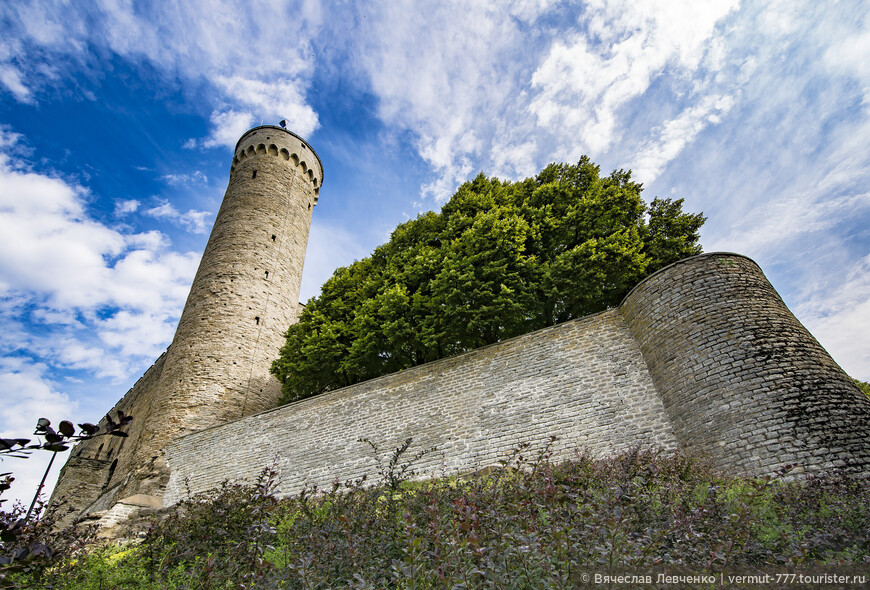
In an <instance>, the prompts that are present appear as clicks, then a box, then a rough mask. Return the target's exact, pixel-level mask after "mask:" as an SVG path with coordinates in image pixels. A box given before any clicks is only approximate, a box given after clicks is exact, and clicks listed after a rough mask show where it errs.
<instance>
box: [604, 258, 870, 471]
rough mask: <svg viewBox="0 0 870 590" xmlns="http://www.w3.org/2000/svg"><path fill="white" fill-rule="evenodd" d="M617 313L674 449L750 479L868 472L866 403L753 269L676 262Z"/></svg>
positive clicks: (869, 414)
mask: <svg viewBox="0 0 870 590" xmlns="http://www.w3.org/2000/svg"><path fill="white" fill-rule="evenodd" d="M620 311H621V313H622V315H623V317H624V318H625V320H626V323H627V324H628V326H629V328H630V330H631V332H632V334H633V335H634V337H635V339H636V340H637V342H638V343H639V345H640V349H641V352H642V353H643V357H644V359H645V361H646V363H647V366H648V368H649V372H650V375H651V376H652V380H653V382H654V383H655V385H656V388H657V389H658V391H659V395H660V396H661V399H662V402H663V404H664V409H665V412H666V414H667V416H668V418H669V419H670V422H671V424H672V425H673V428H674V432H675V435H676V437H677V440H678V441H679V443H680V446H682V447H684V448H687V449H691V450H699V451H702V452H705V453H708V454H709V455H710V456H711V458H712V459H713V460H714V461H715V463H716V464H717V465H718V466H719V467H721V468H723V469H725V470H727V471H729V472H732V473H740V474H745V475H766V474H771V473H775V472H776V471H777V470H778V469H780V468H781V467H784V466H786V465H790V464H797V465H798V468H797V470H796V471H797V472H802V471H805V472H819V471H823V470H829V469H832V468H842V469H845V470H847V471H850V472H856V473H867V472H868V471H870V445H868V441H870V401H868V399H867V397H866V396H864V395H863V394H862V393H861V392H860V391H859V390H858V388H857V387H856V386H855V385H854V384H853V383H852V381H851V380H850V379H849V377H848V376H847V375H846V374H845V372H843V370H842V369H841V368H840V367H839V365H837V364H836V363H835V362H834V360H833V359H832V358H831V357H830V355H829V354H828V353H827V352H826V351H825V349H824V348H822V346H821V345H820V344H819V343H818V342H817V341H816V339H815V338H813V336H812V335H811V334H810V333H809V332H808V331H807V329H806V328H804V326H803V325H802V324H801V323H800V322H799V321H798V320H797V318H795V317H794V315H793V314H792V313H791V312H790V311H789V310H788V308H787V307H786V306H785V304H784V303H783V302H782V300H781V299H780V297H779V295H778V294H777V292H776V291H775V290H774V288H773V287H772V286H771V284H770V283H769V282H768V281H767V279H766V278H765V276H764V273H762V271H761V269H760V268H759V267H758V265H757V264H755V262H753V261H752V260H750V259H748V258H746V257H743V256H740V255H736V254H723V253H713V254H702V255H700V256H695V257H692V258H688V259H686V260H683V261H680V262H677V263H675V264H673V265H671V266H669V267H666V268H664V269H662V270H661V271H659V272H658V273H656V274H654V275H652V276H650V277H649V278H647V279H646V280H645V281H644V282H642V283H641V284H639V285H638V286H637V287H635V289H634V290H633V291H632V292H631V293H629V295H628V296H627V297H626V298H625V300H624V301H623V303H622V305H621V306H620Z"/></svg>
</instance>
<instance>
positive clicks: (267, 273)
mask: <svg viewBox="0 0 870 590" xmlns="http://www.w3.org/2000/svg"><path fill="white" fill-rule="evenodd" d="M266 278H267V279H268V278H269V271H268V270H267V271H266Z"/></svg>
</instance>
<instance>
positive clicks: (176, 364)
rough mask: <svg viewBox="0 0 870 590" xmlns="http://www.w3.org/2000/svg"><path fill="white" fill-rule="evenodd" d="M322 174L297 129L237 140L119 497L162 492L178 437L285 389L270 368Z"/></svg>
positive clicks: (288, 319)
mask: <svg viewBox="0 0 870 590" xmlns="http://www.w3.org/2000/svg"><path fill="white" fill-rule="evenodd" d="M322 181H323V168H322V166H321V163H320V159H319V158H318V157H317V154H316V153H315V152H314V150H313V149H311V147H310V146H309V145H308V143H307V142H306V141H305V140H304V139H302V138H301V137H299V136H298V135H296V134H295V133H292V132H290V131H287V130H285V129H282V128H280V127H276V126H272V125H265V126H260V127H256V128H254V129H251V130H250V131H248V132H247V133H245V134H244V135H243V136H242V137H241V139H240V140H239V142H238V143H237V144H236V149H235V153H234V156H233V163H232V166H231V167H230V180H229V186H228V187H227V191H226V194H225V195H224V198H223V202H222V203H221V207H220V210H219V211H218V214H217V218H216V219H215V223H214V227H213V228H212V232H211V235H210V236H209V239H208V244H207V245H206V247H205V252H204V254H203V256H202V261H201V262H200V264H199V269H198V270H197V272H196V277H195V278H194V280H193V285H192V287H191V290H190V294H189V295H188V298H187V303H186V304H185V306H184V311H183V312H182V314H181V319H180V320H179V323H178V329H177V330H176V333H175V337H174V338H173V340H172V344H171V345H170V347H169V349H168V351H167V352H166V358H165V362H164V366H163V370H162V371H161V374H160V377H159V381H158V382H157V384H156V387H155V389H154V392H153V394H152V395H149V396H148V397H149V400H148V405H149V407H148V410H147V412H146V413H145V415H144V416H141V418H140V416H136V418H137V419H140V421H139V424H138V425H137V426H138V428H136V430H137V431H138V434H139V436H138V441H137V444H136V445H135V450H133V449H131V451H132V452H131V454H130V460H131V465H130V467H131V469H130V470H129V471H128V474H127V476H126V480H120V481H119V478H118V477H116V478H114V479H115V480H116V481H118V483H121V487H122V489H120V490H118V494H117V495H115V497H116V498H123V497H124V496H127V495H131V494H156V495H159V493H160V492H159V490H160V488H162V486H163V484H164V483H165V481H166V479H167V477H168V474H167V472H166V469H165V466H164V464H163V449H164V448H165V447H166V444H167V443H168V442H169V441H170V440H172V439H174V438H177V437H179V436H182V435H184V434H187V433H189V432H192V431H195V430H202V429H204V428H208V427H210V426H214V425H217V424H222V423H225V422H228V421H231V420H235V419H238V418H240V417H242V416H246V415H249V414H253V413H255V412H258V411H261V410H265V409H268V408H270V407H273V406H274V405H275V403H276V402H277V400H278V396H279V394H280V390H281V387H280V383H279V382H278V381H277V380H276V379H275V377H273V376H272V375H271V374H270V373H269V368H270V367H271V364H272V361H273V360H274V359H275V358H277V357H278V350H279V348H280V347H281V345H282V344H283V342H284V333H285V332H286V330H287V327H288V326H289V325H290V324H291V323H294V322H295V321H296V314H297V310H298V307H299V288H300V283H301V280H302V265H303V262H304V260H305V250H306V246H307V244H308V231H309V228H310V225H311V213H312V209H313V208H314V206H315V204H317V197H318V194H319V192H320V185H321V183H322ZM134 422H135V421H134ZM132 434H133V433H132V432H131V435H132ZM131 442H132V441H131ZM131 446H133V445H131ZM125 471H127V470H125ZM118 475H119V476H122V477H123V475H122V474H120V473H119V474H118ZM131 476H132V477H131ZM112 483H113V482H108V487H112Z"/></svg>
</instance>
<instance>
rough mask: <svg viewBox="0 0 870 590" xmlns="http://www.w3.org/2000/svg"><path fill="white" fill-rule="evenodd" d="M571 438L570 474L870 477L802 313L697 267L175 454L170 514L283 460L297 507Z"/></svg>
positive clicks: (729, 267) (728, 273)
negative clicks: (392, 467) (692, 470)
mask: <svg viewBox="0 0 870 590" xmlns="http://www.w3.org/2000/svg"><path fill="white" fill-rule="evenodd" d="M551 435H554V436H556V437H558V441H557V442H556V444H555V446H554V449H553V450H554V457H555V458H556V459H568V458H571V457H572V456H574V455H575V454H576V453H578V452H583V451H588V452H591V453H593V454H605V453H611V452H617V451H620V450H623V449H626V448H628V447H631V446H634V445H646V446H657V447H662V448H665V449H673V448H676V447H678V446H679V447H682V448H685V449H688V450H690V451H692V452H696V453H703V454H706V455H708V456H709V457H710V458H711V459H712V460H713V461H714V462H715V463H716V464H717V465H718V466H719V467H721V468H722V469H723V470H726V471H729V472H731V473H738V474H748V475H764V474H772V473H775V472H776V471H777V470H778V469H779V468H781V467H782V466H784V465H787V464H793V463H797V464H798V466H799V467H798V469H797V472H801V471H820V470H824V469H829V468H832V467H842V468H845V469H847V470H851V471H853V472H858V473H863V474H867V473H868V472H870V452H868V449H867V445H866V442H867V441H868V440H870V401H868V400H867V398H866V397H865V396H863V394H861V393H860V392H859V391H858V389H857V388H856V387H855V386H854V385H853V384H852V383H851V381H850V380H849V378H848V377H847V376H846V375H845V373H843V371H842V370H841V369H840V368H839V367H838V366H837V365H836V363H834V361H833V360H832V359H831V358H830V356H829V355H828V354H827V353H826V352H825V350H824V349H823V348H822V347H821V346H820V345H819V344H818V342H816V341H815V339H814V338H813V337H812V336H811V335H810V334H809V332H807V330H806V329H805V328H804V327H803V326H802V325H801V324H800V322H798V321H797V319H796V318H795V317H794V316H793V315H792V314H791V312H789V310H788V309H787V308H786V306H785V305H784V304H783V302H782V300H781V299H780V298H779V296H778V295H777V293H776V291H775V290H774V289H773V287H772V286H771V285H770V283H769V282H768V281H767V279H766V278H765V277H764V274H763V273H762V272H761V269H759V268H758V266H757V265H756V264H755V263H754V262H752V261H751V260H749V259H747V258H745V257H743V256H739V255H732V254H705V255H701V256H696V257H693V258H690V259H686V260H684V261H681V262H679V263H676V264H674V265H671V266H670V267H667V268H665V269H663V270H661V271H659V272H658V273H656V274H654V275H652V276H651V277H648V278H647V279H646V280H645V281H644V282H642V283H641V284H640V285H638V286H637V287H636V288H635V289H634V290H633V291H632V292H631V293H630V294H629V295H628V296H627V297H626V299H625V300H624V302H623V304H622V305H621V306H620V308H619V309H616V310H611V311H607V312H604V313H601V314H598V315H594V316H590V317H587V318H582V319H579V320H575V321H572V322H567V323H565V324H562V325H559V326H554V327H552V328H547V329H544V330H540V331H538V332H534V333H531V334H527V335H525V336H520V337H518V338H515V339H512V340H509V341H506V342H503V343H500V344H497V345H493V346H489V347H486V348H483V349H480V350H476V351H473V352H470V353H466V354H463V355H460V356H457V357H453V358H448V359H442V360H440V361H436V362H434V363H430V364H427V365H423V366H420V367H415V368H413V369H409V370H406V371H402V372H400V373H396V374H393V375H388V376H386V377H381V378H378V379H374V380H371V381H368V382H365V383H361V384H358V385H354V386H352V387H348V388H344V389H341V390H338V391H335V392H331V393H327V394H324V395H321V396H317V397H314V398H310V399H307V400H303V401H300V402H297V403H294V404H291V405H288V406H284V407H282V408H278V409H275V410H272V411H269V412H265V413H262V414H258V415H255V416H251V417H248V418H245V419H243V420H239V421H236V422H233V423H230V424H227V425H224V426H220V427H216V428H212V429H209V430H205V431H201V432H197V433H194V434H191V435H188V436H185V437H183V438H181V439H178V440H176V441H175V442H174V443H173V444H172V446H171V447H170V449H169V452H168V461H169V465H170V467H171V478H170V481H169V485H168V487H167V491H166V496H165V497H164V501H165V502H166V503H169V504H171V503H174V502H177V501H178V500H180V499H181V498H183V497H184V495H185V493H186V492H185V484H184V483H183V482H185V480H187V482H188V484H189V486H190V489H191V490H192V491H193V492H198V491H203V490H207V489H210V488H213V487H215V486H217V485H218V484H220V482H221V481H223V480H224V479H245V478H247V479H254V478H256V476H257V475H258V473H259V472H260V471H261V470H262V469H263V468H264V467H265V466H267V465H271V464H272V463H273V462H274V463H276V464H277V468H278V470H279V472H280V476H281V481H282V486H281V490H282V491H283V492H284V493H293V492H296V491H298V490H299V489H300V488H301V487H302V486H304V485H306V484H309V485H310V484H316V485H318V486H321V487H323V486H329V485H330V484H331V483H332V482H333V481H336V480H338V481H344V480H347V479H355V478H359V477H361V476H363V475H364V474H369V476H370V477H371V476H373V475H375V474H376V467H375V461H374V459H373V455H372V451H371V449H370V448H369V447H368V445H366V444H365V443H361V442H358V439H360V438H362V437H367V438H369V439H371V440H372V441H374V442H375V443H376V444H378V445H379V447H380V448H381V449H382V453H383V454H384V455H387V454H388V453H389V451H390V450H391V449H392V448H394V447H395V446H397V445H399V444H400V443H401V442H402V441H403V440H404V439H405V438H406V437H409V436H410V437H414V445H413V447H412V449H411V450H410V453H411V454H413V452H414V451H415V450H420V449H426V448H430V447H433V446H434V447H435V448H436V449H437V452H435V453H432V454H429V455H427V456H425V457H424V458H423V459H422V460H421V461H420V463H419V465H417V467H418V468H419V470H420V472H421V473H422V474H425V475H428V476H432V475H441V474H450V473H457V472H463V471H469V470H473V469H479V468H483V467H486V466H488V465H492V464H494V463H496V462H497V461H498V460H499V459H500V458H502V457H504V456H505V455H506V454H507V453H509V452H510V451H511V449H513V448H515V447H516V445H518V444H519V443H521V442H531V443H534V444H538V445H542V444H544V443H545V442H546V441H547V439H548V437H549V436H551Z"/></svg>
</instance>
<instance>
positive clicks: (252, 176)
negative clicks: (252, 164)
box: [251, 170, 257, 178]
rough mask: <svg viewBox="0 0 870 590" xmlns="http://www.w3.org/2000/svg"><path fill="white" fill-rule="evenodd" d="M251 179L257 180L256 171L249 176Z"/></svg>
mask: <svg viewBox="0 0 870 590" xmlns="http://www.w3.org/2000/svg"><path fill="white" fill-rule="evenodd" d="M251 178H257V171H256V170H254V172H253V173H252V174H251Z"/></svg>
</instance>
